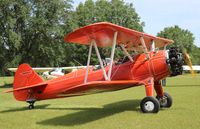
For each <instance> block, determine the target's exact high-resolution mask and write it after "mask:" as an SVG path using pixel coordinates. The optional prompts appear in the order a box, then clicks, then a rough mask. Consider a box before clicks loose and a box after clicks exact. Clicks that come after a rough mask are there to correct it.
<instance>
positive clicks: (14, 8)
mask: <svg viewBox="0 0 200 129" xmlns="http://www.w3.org/2000/svg"><path fill="white" fill-rule="evenodd" d="M101 21H107V22H111V23H114V24H118V25H121V26H124V27H128V28H131V29H134V30H138V31H143V27H144V22H142V21H141V19H140V17H139V15H138V14H137V12H136V11H135V8H134V5H133V4H132V3H125V2H124V1H123V0H110V1H107V0H96V1H93V0H86V1H85V2H84V3H80V4H79V5H78V6H77V7H76V8H75V9H74V8H73V1H72V0H51V1H49V0H20V1H16V0H9V1H8V0H1V2H0V69H1V73H0V75H5V74H6V68H8V67H17V66H18V65H19V64H21V63H28V64H30V65H31V66H32V67H48V66H49V67H58V66H73V65H80V64H82V65H85V64H86V60H87V54H88V49H87V46H83V45H76V44H67V43H65V42H64V35H66V34H67V33H69V32H71V31H73V30H75V29H77V28H79V27H82V26H85V25H89V24H92V23H96V22H101ZM158 36H161V37H165V38H169V39H173V40H174V41H175V43H174V44H173V45H175V46H181V45H182V46H184V47H185V48H186V49H187V51H188V53H189V54H190V55H191V58H192V60H193V63H194V64H200V58H199V57H200V54H198V53H199V52H200V49H199V48H198V47H197V46H195V45H194V36H193V34H192V33H191V32H190V31H189V30H184V29H181V28H180V27H179V26H173V27H166V28H165V29H164V30H161V31H160V32H159V33H158ZM100 54H101V55H102V57H103V58H104V57H106V56H107V55H108V54H109V52H108V50H106V49H101V50H100ZM117 54H118V55H120V53H119V52H117ZM77 61H79V63H80V64H79V63H77ZM91 61H92V63H93V64H95V63H97V62H98V61H97V58H96V56H95V55H94V54H93V55H92V58H91Z"/></svg>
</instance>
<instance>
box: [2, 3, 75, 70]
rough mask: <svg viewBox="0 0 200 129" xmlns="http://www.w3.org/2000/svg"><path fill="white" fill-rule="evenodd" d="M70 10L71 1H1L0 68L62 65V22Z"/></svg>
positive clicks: (63, 47)
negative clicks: (21, 65) (22, 65)
mask: <svg viewBox="0 0 200 129" xmlns="http://www.w3.org/2000/svg"><path fill="white" fill-rule="evenodd" d="M71 9H72V6H71V0H51V1H48V0H21V1H16V0H9V1H8V0H1V2H0V51H1V54H0V60H1V63H0V68H1V69H3V68H5V67H17V66H18V65H19V64H21V63H29V64H31V65H32V66H58V65H60V64H62V63H63V59H64V58H65V54H64V53H65V48H66V46H65V45H64V43H63V35H64V30H63V23H64V22H65V21H66V20H67V19H69V17H68V14H69V13H70V11H71ZM68 30H70V29H68Z"/></svg>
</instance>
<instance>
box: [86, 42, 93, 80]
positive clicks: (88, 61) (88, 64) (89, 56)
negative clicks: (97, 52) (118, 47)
mask: <svg viewBox="0 0 200 129" xmlns="http://www.w3.org/2000/svg"><path fill="white" fill-rule="evenodd" d="M92 45H93V41H92V42H91V43H90V48H89V53H88V60H87V68H86V73H85V79H84V83H87V79H88V71H89V66H90V58H91V54H92Z"/></svg>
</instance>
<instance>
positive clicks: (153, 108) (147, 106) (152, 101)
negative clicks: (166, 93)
mask: <svg viewBox="0 0 200 129" xmlns="http://www.w3.org/2000/svg"><path fill="white" fill-rule="evenodd" d="M140 108H141V111H142V112H143V113H157V112H159V110H160V104H159V102H158V100H157V99H156V98H155V97H145V98H144V99H143V100H142V101H141V103H140Z"/></svg>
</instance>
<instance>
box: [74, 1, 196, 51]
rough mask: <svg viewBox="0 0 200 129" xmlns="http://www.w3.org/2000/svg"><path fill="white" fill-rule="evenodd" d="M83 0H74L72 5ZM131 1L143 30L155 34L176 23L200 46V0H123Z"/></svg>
mask: <svg viewBox="0 0 200 129" xmlns="http://www.w3.org/2000/svg"><path fill="white" fill-rule="evenodd" d="M80 1H81V2H84V1H85V0H74V6H77V5H78V4H79V3H80ZM124 1H125V2H126V3H133V5H134V8H135V9H136V12H137V13H138V14H139V16H140V18H141V21H144V22H145V27H144V31H145V32H146V33H148V34H152V35H156V34H157V33H158V32H160V31H161V30H163V29H164V28H165V27H170V26H174V25H178V26H179V27H181V28H182V29H188V30H189V31H190V32H192V33H193V34H194V37H195V45H197V46H198V47H200V1H199V0H124Z"/></svg>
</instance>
